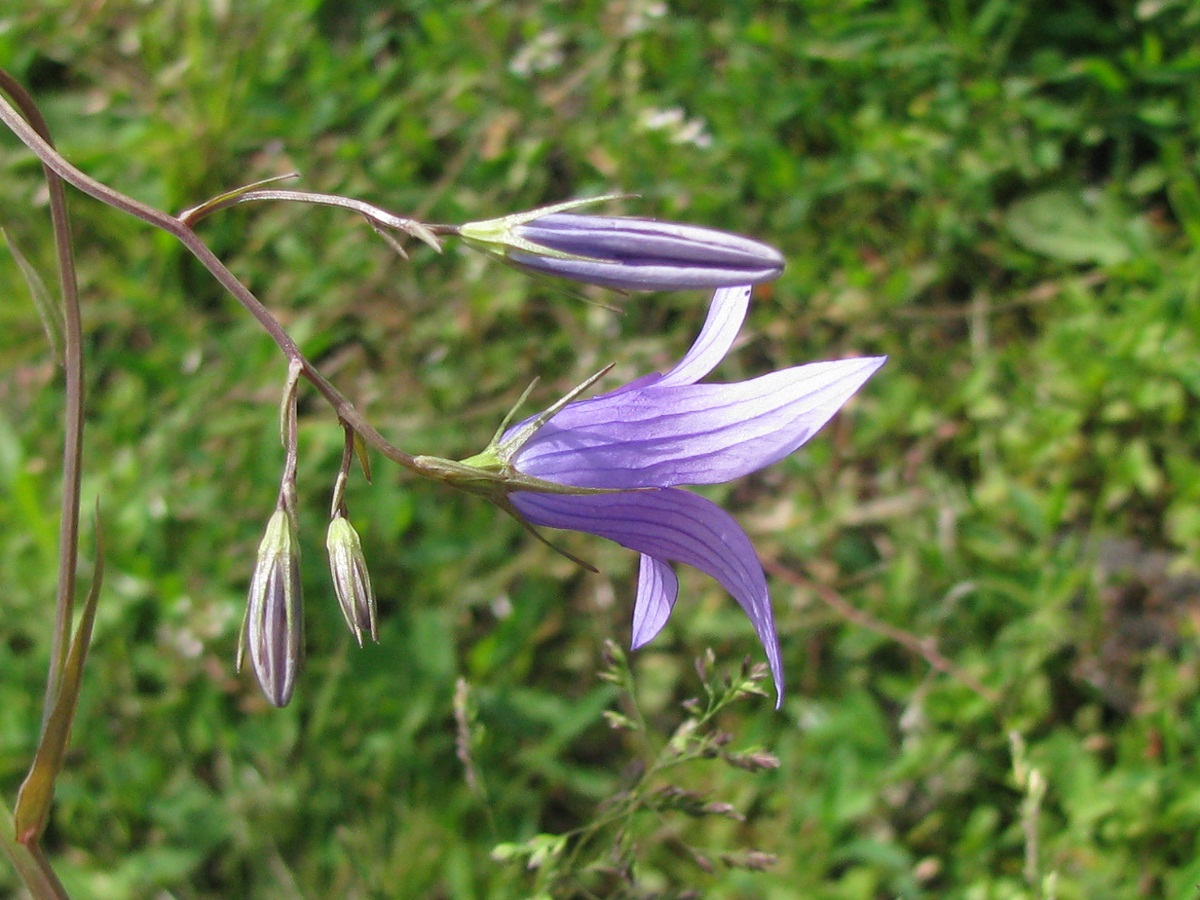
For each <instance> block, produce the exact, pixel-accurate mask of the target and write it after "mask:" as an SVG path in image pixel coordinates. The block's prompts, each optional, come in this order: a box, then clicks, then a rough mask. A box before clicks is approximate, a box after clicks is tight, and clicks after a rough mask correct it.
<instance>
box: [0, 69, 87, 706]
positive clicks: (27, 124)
mask: <svg viewBox="0 0 1200 900" xmlns="http://www.w3.org/2000/svg"><path fill="white" fill-rule="evenodd" d="M0 90H3V91H4V93H6V94H8V95H9V96H10V97H12V99H13V102H15V103H16V104H17V106H19V107H20V109H21V113H22V114H23V115H24V117H25V118H24V119H21V120H20V121H21V125H22V126H23V127H24V128H26V129H28V130H29V131H30V132H32V134H33V135H34V136H35V137H36V138H37V139H38V140H39V141H42V142H43V143H44V144H45V145H46V147H48V148H49V151H50V152H51V153H56V151H55V150H54V144H53V141H52V139H51V137H50V128H49V126H48V125H47V124H46V120H45V119H44V118H43V117H42V114H41V112H40V111H39V110H38V108H37V104H35V103H34V102H33V98H32V97H30V96H29V94H28V93H26V91H25V89H24V88H23V87H21V85H20V84H18V83H17V82H16V81H15V80H14V79H13V78H12V76H11V75H9V74H8V73H7V72H5V71H4V70H3V69H0ZM0 103H3V104H4V106H5V107H7V108H8V109H9V110H11V107H8V104H7V103H4V100H3V99H2V98H0ZM14 114H15V113H14ZM26 120H28V121H26ZM42 168H43V170H44V171H45V173H46V183H47V185H48V187H49V190H50V220H51V223H52V225H53V228H54V249H55V252H56V255H57V258H58V260H57V261H58V279H59V289H60V292H61V296H62V304H63V324H64V327H63V371H64V377H65V382H66V385H65V391H66V401H65V411H64V426H63V476H62V484H63V486H62V498H61V503H60V512H59V522H58V585H57V587H56V589H55V598H54V640H53V643H52V644H51V648H50V667H49V671H48V672H47V675H46V696H45V701H44V703H43V705H42V728H43V729H44V728H45V727H46V719H47V718H48V717H49V715H50V712H51V710H53V709H54V702H55V699H56V698H57V696H58V688H59V682H60V681H61V680H62V669H63V663H64V660H65V659H66V657H67V650H68V648H69V646H70V643H71V616H72V613H73V612H74V609H75V575H76V572H77V570H78V565H79V495H80V489H81V488H80V474H81V473H80V467H81V464H82V460H83V326H82V322H81V317H80V311H79V286H78V283H77V282H76V279H75V260H74V256H73V254H72V251H71V223H70V219H69V218H68V216H67V198H66V192H65V191H64V190H63V183H62V180H61V179H60V178H59V176H58V175H57V173H56V172H55V171H54V169H53V167H52V166H50V165H49V164H47V163H46V161H45V160H44V159H43V161H42Z"/></svg>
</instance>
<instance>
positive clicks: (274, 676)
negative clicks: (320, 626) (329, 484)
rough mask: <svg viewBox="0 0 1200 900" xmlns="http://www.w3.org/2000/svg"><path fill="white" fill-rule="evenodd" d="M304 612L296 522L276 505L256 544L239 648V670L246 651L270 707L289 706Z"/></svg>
mask: <svg viewBox="0 0 1200 900" xmlns="http://www.w3.org/2000/svg"><path fill="white" fill-rule="evenodd" d="M303 613H304V609H303V605H302V603H301V594H300V547H299V545H298V544H297V542H296V523H295V520H294V518H293V515H292V513H291V512H290V511H289V510H287V509H284V508H283V507H282V506H280V507H279V508H278V509H276V510H275V512H274V514H273V515H272V516H271V518H270V519H269V520H268V521H267V530H266V533H265V534H264V535H263V539H262V543H260V544H259V545H258V562H257V563H256V564H255V566H254V575H253V577H252V578H251V579H250V593H249V597H248V601H247V605H246V617H245V619H244V620H243V622H242V631H241V634H240V635H239V637H238V649H237V668H238V671H241V668H242V662H243V660H244V658H245V653H246V649H247V648H249V650H250V664H251V666H252V667H253V669H254V675H255V677H256V678H257V679H258V684H259V686H260V687H261V688H262V690H263V693H264V694H265V695H266V697H267V699H268V700H269V701H270V702H271V704H272V705H273V706H279V707H283V706H287V705H288V701H289V700H291V699H292V690H293V689H294V688H295V686H296V674H297V672H298V671H299V669H300V667H301V665H302V663H303V661H304V619H303Z"/></svg>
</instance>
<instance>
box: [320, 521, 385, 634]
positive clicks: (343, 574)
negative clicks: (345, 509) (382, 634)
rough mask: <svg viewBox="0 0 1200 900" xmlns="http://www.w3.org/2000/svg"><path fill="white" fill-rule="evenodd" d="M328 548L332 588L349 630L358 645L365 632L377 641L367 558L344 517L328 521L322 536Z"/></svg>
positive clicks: (356, 533) (373, 597)
mask: <svg viewBox="0 0 1200 900" xmlns="http://www.w3.org/2000/svg"><path fill="white" fill-rule="evenodd" d="M325 547H326V549H327V550H328V551H329V570H330V572H331V573H332V574H333V589H334V592H335V593H336V594H337V598H338V603H339V604H340V605H341V607H342V615H343V616H345V617H346V624H347V625H349V626H350V632H351V633H352V634H353V635H354V639H355V640H357V641H358V646H360V647H361V646H362V642H363V632H364V631H365V632H366V633H367V634H368V635H369V636H370V638H371V640H373V641H378V640H379V634H378V632H377V630H376V627H375V592H374V591H373V590H372V589H371V576H370V573H368V572H367V561H366V559H365V558H364V557H363V552H362V542H361V541H359V539H358V532H357V531H355V530H354V526H353V525H351V524H350V522H349V521H348V520H347V519H346V517H345V516H340V515H339V516H334V517H333V518H332V519H331V520H330V521H329V531H328V533H327V534H326V537H325Z"/></svg>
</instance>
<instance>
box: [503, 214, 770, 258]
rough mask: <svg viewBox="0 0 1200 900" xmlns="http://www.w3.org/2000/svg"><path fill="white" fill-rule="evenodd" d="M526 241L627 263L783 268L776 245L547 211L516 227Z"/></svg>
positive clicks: (672, 225)
mask: <svg viewBox="0 0 1200 900" xmlns="http://www.w3.org/2000/svg"><path fill="white" fill-rule="evenodd" d="M516 233H517V235H518V236H520V237H521V238H523V239H524V240H527V241H531V242H532V243H534V244H541V245H542V246H543V247H549V248H551V249H552V250H559V251H562V252H564V253H574V254H577V255H579V256H590V257H595V258H601V259H619V260H625V261H627V262H641V261H644V260H670V261H671V262H674V263H688V262H692V263H699V264H700V265H702V266H712V267H717V266H725V267H730V268H746V269H749V268H754V269H758V268H777V269H782V268H783V264H784V259H783V257H782V256H781V255H780V253H779V251H778V250H776V249H775V248H774V247H768V246H767V245H766V244H762V243H759V242H758V241H754V240H751V239H750V238H747V237H742V236H741V235H740V234H730V233H729V232H727V231H717V230H716V229H714V228H704V227H703V226H700V225H685V224H682V223H679V222H660V221H658V220H657V219H644V218H638V217H634V216H597V215H580V214H579V213H550V214H548V215H545V216H541V217H539V218H537V219H533V220H532V221H530V222H525V223H523V224H521V225H518V226H517V227H516Z"/></svg>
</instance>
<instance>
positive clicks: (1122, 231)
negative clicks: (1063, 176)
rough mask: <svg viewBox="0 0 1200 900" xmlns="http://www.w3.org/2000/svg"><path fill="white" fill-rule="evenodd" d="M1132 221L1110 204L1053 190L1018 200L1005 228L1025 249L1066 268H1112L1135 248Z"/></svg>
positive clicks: (1127, 257)
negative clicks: (1084, 265)
mask: <svg viewBox="0 0 1200 900" xmlns="http://www.w3.org/2000/svg"><path fill="white" fill-rule="evenodd" d="M1135 223H1136V219H1134V218H1133V217H1131V216H1129V215H1127V214H1122V212H1121V210H1120V209H1119V207H1117V206H1116V205H1115V204H1114V203H1105V202H1102V201H1097V202H1090V201H1088V200H1087V199H1085V198H1084V196H1083V194H1082V192H1080V191H1069V190H1063V189H1055V190H1050V191H1046V192H1044V193H1041V194H1035V195H1033V196H1032V197H1026V198H1024V199H1022V200H1018V201H1017V202H1016V203H1014V204H1013V205H1012V206H1011V207H1009V210H1008V215H1007V216H1006V217H1005V220H1004V224H1005V227H1006V228H1007V229H1008V233H1009V234H1010V235H1012V238H1013V240H1015V241H1016V242H1017V243H1018V244H1021V245H1022V246H1023V247H1025V248H1026V249H1028V250H1032V251H1033V252H1035V253H1040V254H1042V255H1043V256H1048V257H1050V258H1051V259H1057V260H1061V261H1062V262H1068V263H1097V264H1099V265H1102V266H1104V265H1115V264H1117V263H1122V262H1125V261H1126V260H1128V259H1130V258H1132V257H1133V256H1134V255H1135V254H1136V253H1137V252H1138V251H1139V248H1140V244H1141V241H1139V240H1138V234H1137V230H1138V226H1137V225H1136V224H1135Z"/></svg>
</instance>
